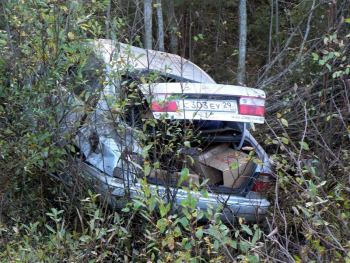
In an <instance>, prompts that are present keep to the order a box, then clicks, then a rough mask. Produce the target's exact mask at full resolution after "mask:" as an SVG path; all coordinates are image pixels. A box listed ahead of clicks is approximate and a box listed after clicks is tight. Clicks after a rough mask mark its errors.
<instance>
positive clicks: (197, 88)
mask: <svg viewBox="0 0 350 263" xmlns="http://www.w3.org/2000/svg"><path fill="white" fill-rule="evenodd" d="M140 90H141V91H142V93H143V95H144V96H145V97H146V99H147V101H148V103H149V105H150V107H151V110H152V113H153V116H154V117H155V118H156V119H158V118H160V117H161V116H164V117H165V118H167V119H187V120H210V121H213V120H216V121H230V122H232V121H234V122H248V123H264V120H265V118H264V114H265V98H266V95H265V92H264V91H262V90H259V89H253V88H247V87H243V86H234V85H223V84H212V83H154V84H143V85H140Z"/></svg>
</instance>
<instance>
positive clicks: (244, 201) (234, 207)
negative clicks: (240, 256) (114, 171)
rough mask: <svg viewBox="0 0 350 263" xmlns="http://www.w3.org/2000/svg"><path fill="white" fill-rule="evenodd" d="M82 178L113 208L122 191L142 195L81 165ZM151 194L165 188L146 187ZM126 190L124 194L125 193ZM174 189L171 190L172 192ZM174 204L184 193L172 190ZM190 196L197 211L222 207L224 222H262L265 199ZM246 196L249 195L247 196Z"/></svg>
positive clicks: (163, 190) (87, 165) (232, 196)
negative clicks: (90, 180) (88, 181)
mask: <svg viewBox="0 0 350 263" xmlns="http://www.w3.org/2000/svg"><path fill="white" fill-rule="evenodd" d="M82 169H83V171H84V175H85V176H87V177H88V178H89V179H93V181H94V186H95V187H96V189H97V190H98V192H99V193H100V194H102V195H104V197H105V198H106V199H107V200H108V202H109V203H111V204H112V205H114V206H117V207H118V206H120V205H121V204H118V201H117V200H118V199H117V198H115V197H124V196H125V194H126V192H128V193H129V195H130V197H131V198H134V197H135V196H137V195H142V192H141V191H140V189H141V186H140V185H139V184H138V183H137V184H130V185H129V186H127V185H126V183H125V182H124V181H123V180H122V179H118V178H113V177H111V176H108V175H106V174H105V173H102V172H100V171H99V170H98V169H96V168H94V167H93V166H91V165H89V164H87V163H82ZM150 186H151V191H157V193H158V194H160V195H162V194H165V191H166V189H165V187H163V186H159V185H157V186H156V185H150ZM126 189H128V191H126ZM174 190H175V189H174ZM176 191H177V193H176V203H177V204H178V205H180V204H181V202H182V200H185V199H186V198H187V196H188V193H187V192H186V191H184V190H182V189H176ZM192 195H193V196H195V197H196V198H197V207H198V208H199V209H201V210H206V209H208V208H211V209H215V208H218V207H225V208H224V210H223V215H222V219H223V220H224V221H226V222H234V221H235V219H236V218H238V217H242V218H245V219H246V220H247V221H251V222H255V221H259V220H260V219H263V218H264V217H265V215H266V213H267V210H268V207H269V206H270V203H269V202H268V201H267V200H266V199H265V198H259V197H257V196H256V197H251V198H250V197H242V196H234V195H227V194H215V193H209V195H208V197H204V196H202V195H201V194H200V193H195V192H192ZM248 196H249V195H248Z"/></svg>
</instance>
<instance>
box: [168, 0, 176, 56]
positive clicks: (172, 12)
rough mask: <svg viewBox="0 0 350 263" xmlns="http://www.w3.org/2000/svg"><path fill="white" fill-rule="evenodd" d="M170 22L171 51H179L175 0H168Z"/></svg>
mask: <svg viewBox="0 0 350 263" xmlns="http://www.w3.org/2000/svg"><path fill="white" fill-rule="evenodd" d="M168 22H169V27H170V51H171V52H172V53H177V49H178V40H177V35H176V32H177V30H178V29H177V23H176V17H175V9H174V0H168Z"/></svg>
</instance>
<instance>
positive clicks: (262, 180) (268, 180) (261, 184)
mask: <svg viewBox="0 0 350 263" xmlns="http://www.w3.org/2000/svg"><path fill="white" fill-rule="evenodd" d="M272 185H273V177H272V175H270V174H263V173H261V174H259V176H258V177H257V178H256V180H255V181H254V184H253V188H252V191H253V192H259V193H261V192H267V191H268V190H269V189H270V188H271V187H272Z"/></svg>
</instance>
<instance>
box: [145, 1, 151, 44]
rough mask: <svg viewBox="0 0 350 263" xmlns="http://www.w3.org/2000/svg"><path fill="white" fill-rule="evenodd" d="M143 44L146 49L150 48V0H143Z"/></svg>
mask: <svg viewBox="0 0 350 263" xmlns="http://www.w3.org/2000/svg"><path fill="white" fill-rule="evenodd" d="M143 15H144V24H145V36H144V45H145V48H146V49H152V0H144V12H143Z"/></svg>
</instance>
